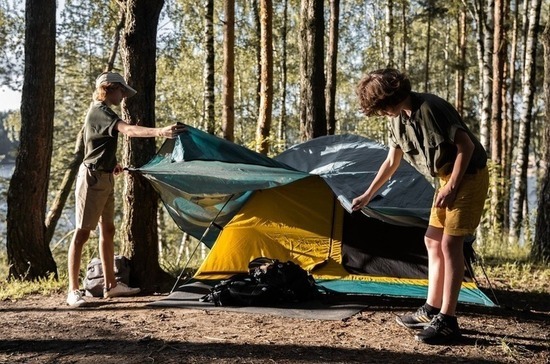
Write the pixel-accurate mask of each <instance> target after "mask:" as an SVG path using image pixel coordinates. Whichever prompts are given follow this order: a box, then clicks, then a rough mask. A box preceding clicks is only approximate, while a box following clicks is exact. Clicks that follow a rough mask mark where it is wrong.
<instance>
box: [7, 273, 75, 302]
mask: <svg viewBox="0 0 550 364" xmlns="http://www.w3.org/2000/svg"><path fill="white" fill-rule="evenodd" d="M66 291H67V277H66V276H62V277H60V278H59V279H55V278H54V275H53V274H52V275H51V276H50V277H48V278H42V279H39V280H36V281H32V282H30V281H20V280H7V279H4V280H2V281H1V282H0V301H5V300H18V299H21V298H24V297H25V296H29V295H42V296H49V295H51V294H54V293H61V292H66Z"/></svg>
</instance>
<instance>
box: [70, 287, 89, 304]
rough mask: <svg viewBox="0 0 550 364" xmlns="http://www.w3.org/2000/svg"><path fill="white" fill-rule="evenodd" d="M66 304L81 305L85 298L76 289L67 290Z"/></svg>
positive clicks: (84, 302)
mask: <svg viewBox="0 0 550 364" xmlns="http://www.w3.org/2000/svg"><path fill="white" fill-rule="evenodd" d="M67 304H68V305H69V306H71V307H81V306H84V305H85V304H86V300H84V298H83V297H82V292H81V291H80V290H79V289H77V290H74V291H72V292H69V294H68V295H67Z"/></svg>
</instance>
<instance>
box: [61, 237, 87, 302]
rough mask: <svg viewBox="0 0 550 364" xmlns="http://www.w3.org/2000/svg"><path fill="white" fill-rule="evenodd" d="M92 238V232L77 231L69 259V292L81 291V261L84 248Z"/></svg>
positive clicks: (72, 241) (70, 248)
mask: <svg viewBox="0 0 550 364" xmlns="http://www.w3.org/2000/svg"><path fill="white" fill-rule="evenodd" d="M89 237H90V230H85V229H76V230H75V232H74V235H73V239H72V240H71V244H70V245H69V252H68V255H69V256H68V258H67V265H68V269H67V271H68V274H69V292H73V291H76V290H78V289H79V287H80V283H79V276H80V263H81V262H80V260H81V259H82V248H83V247H84V244H85V243H86V242H87V241H88V238H89Z"/></svg>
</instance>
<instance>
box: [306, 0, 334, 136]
mask: <svg viewBox="0 0 550 364" xmlns="http://www.w3.org/2000/svg"><path fill="white" fill-rule="evenodd" d="M323 13H324V7H323V1H322V0H302V3H301V17H300V19H301V23H300V58H301V60H300V129H301V130H300V134H301V138H302V140H303V141H305V140H309V139H312V138H316V137H319V136H323V135H326V134H327V123H326V113H325V73H324V64H323V62H324V48H323V43H324V39H323V37H324V32H325V31H324V28H325V25H324V19H323Z"/></svg>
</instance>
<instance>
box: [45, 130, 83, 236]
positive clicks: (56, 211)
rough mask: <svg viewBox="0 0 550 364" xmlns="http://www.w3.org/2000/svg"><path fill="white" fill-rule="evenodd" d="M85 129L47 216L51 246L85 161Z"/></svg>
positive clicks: (78, 136) (79, 137)
mask: <svg viewBox="0 0 550 364" xmlns="http://www.w3.org/2000/svg"><path fill="white" fill-rule="evenodd" d="M83 131H84V128H82V129H80V132H78V135H77V137H76V144H75V150H74V155H73V159H72V160H71V161H70V162H69V165H68V166H67V170H66V171H65V175H64V176H63V181H62V182H61V187H60V188H59V190H58V191H57V194H56V195H55V199H54V201H53V203H52V207H51V208H50V211H49V212H48V214H47V215H46V237H45V239H46V242H47V243H48V244H49V243H50V242H51V241H52V238H53V234H54V232H55V228H56V226H57V222H58V221H59V218H60V217H61V213H62V212H63V208H64V207H65V203H66V202H67V198H68V197H69V194H70V193H71V191H72V190H73V185H74V181H75V179H76V175H77V174H78V168H79V167H80V165H81V164H82V160H83V159H84V143H83V139H82V136H83V135H82V134H83Z"/></svg>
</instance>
